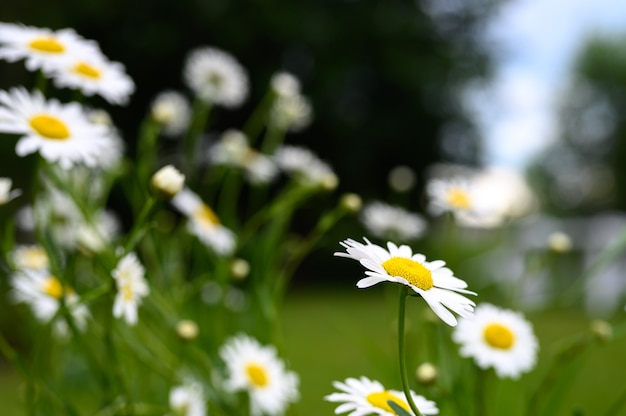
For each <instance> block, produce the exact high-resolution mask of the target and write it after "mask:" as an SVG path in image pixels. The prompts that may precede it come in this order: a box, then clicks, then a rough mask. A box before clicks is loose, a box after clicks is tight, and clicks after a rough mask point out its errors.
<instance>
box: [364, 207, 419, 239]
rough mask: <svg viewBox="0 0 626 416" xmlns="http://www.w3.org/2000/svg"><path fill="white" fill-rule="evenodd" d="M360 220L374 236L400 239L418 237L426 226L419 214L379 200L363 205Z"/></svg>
mask: <svg viewBox="0 0 626 416" xmlns="http://www.w3.org/2000/svg"><path fill="white" fill-rule="evenodd" d="M361 222H362V223H363V225H364V226H365V228H366V229H367V230H368V231H369V232H370V233H372V234H373V235H375V236H376V237H380V238H387V239H391V240H394V239H397V240H400V241H410V240H416V239H418V238H420V237H421V236H423V235H424V232H425V231H426V227H427V224H426V220H424V219H423V218H422V217H421V216H419V215H417V214H414V213H412V212H409V211H407V210H405V209H404V208H402V207H397V206H393V205H389V204H386V203H384V202H380V201H374V202H370V203H368V204H367V205H365V207H364V208H363V211H362V212H361Z"/></svg>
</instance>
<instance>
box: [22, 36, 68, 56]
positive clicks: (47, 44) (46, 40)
mask: <svg viewBox="0 0 626 416" xmlns="http://www.w3.org/2000/svg"><path fill="white" fill-rule="evenodd" d="M28 46H29V47H30V48H31V49H34V50H36V51H39V52H47V53H63V52H65V46H63V44H62V43H60V42H59V41H58V40H57V39H55V38H53V37H43V38H37V39H33V40H32V41H31V42H30V43H29V44H28Z"/></svg>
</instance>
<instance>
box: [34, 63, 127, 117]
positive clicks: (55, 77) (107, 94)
mask: <svg viewBox="0 0 626 416" xmlns="http://www.w3.org/2000/svg"><path fill="white" fill-rule="evenodd" d="M46 73H47V75H48V76H50V77H51V78H52V81H53V82H54V84H55V85H56V86H57V87H58V88H64V87H65V88H71V89H78V90H80V91H81V92H82V93H83V94H85V95H86V96H92V95H96V94H97V95H100V96H101V97H103V98H104V99H105V100H107V101H108V102H109V103H111V104H117V105H125V104H127V103H128V100H129V97H130V95H131V94H132V93H133V92H134V91H135V84H134V83H133V80H132V79H131V78H130V77H129V76H128V74H126V69H125V68H124V65H122V64H121V63H119V62H112V61H109V60H108V59H107V58H106V57H105V56H103V55H102V54H101V53H99V52H93V53H90V54H83V55H82V56H78V57H74V58H73V59H68V60H67V61H64V62H63V63H62V64H59V65H57V66H55V67H54V68H52V69H49V70H47V71H46Z"/></svg>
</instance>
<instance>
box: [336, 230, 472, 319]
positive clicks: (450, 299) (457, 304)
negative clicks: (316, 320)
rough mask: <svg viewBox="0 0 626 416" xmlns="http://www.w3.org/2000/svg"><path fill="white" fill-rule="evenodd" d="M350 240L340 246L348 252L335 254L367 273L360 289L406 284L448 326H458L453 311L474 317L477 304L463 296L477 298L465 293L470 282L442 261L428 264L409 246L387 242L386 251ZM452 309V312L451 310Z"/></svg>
mask: <svg viewBox="0 0 626 416" xmlns="http://www.w3.org/2000/svg"><path fill="white" fill-rule="evenodd" d="M365 242H366V243H367V244H362V243H359V242H358V241H355V240H352V239H348V240H345V241H343V242H342V243H341V245H342V246H343V247H344V248H345V249H346V252H345V253H344V252H338V253H335V255H336V256H339V257H347V258H350V259H354V260H357V261H358V262H359V263H361V264H362V265H363V266H364V267H365V268H366V269H367V271H366V272H365V275H366V277H364V278H362V279H361V280H359V281H358V282H357V287H359V288H367V287H370V286H373V285H375V284H377V283H380V282H394V283H399V284H402V285H406V286H408V287H409V288H411V289H412V290H413V291H414V292H415V293H417V294H418V295H420V296H421V297H422V298H424V300H425V301H426V303H427V304H428V305H429V306H430V307H431V309H432V310H433V312H435V313H436V314H437V316H439V317H440V318H441V319H442V320H443V321H444V322H445V323H447V324H448V325H450V326H455V325H456V324H457V320H456V318H455V317H454V315H453V314H452V313H451V312H450V310H451V311H453V312H455V313H457V314H458V315H460V316H462V317H467V318H469V317H471V316H472V312H473V310H474V306H475V303H474V302H472V301H471V300H469V299H467V298H466V297H465V296H463V295H461V294H460V293H463V294H470V295H475V293H474V292H470V291H469V290H466V287H467V283H465V282H464V281H463V280H461V279H459V278H457V277H455V276H454V275H453V273H452V271H451V270H450V269H448V268H447V267H444V266H445V262H444V261H442V260H435V261H426V256H424V255H423V254H418V253H415V254H413V251H412V250H411V248H410V247H409V246H407V245H401V246H397V245H395V244H394V243H392V242H388V243H387V249H385V248H383V247H381V246H379V245H376V244H372V243H370V242H369V240H367V239H365ZM448 309H449V310H448Z"/></svg>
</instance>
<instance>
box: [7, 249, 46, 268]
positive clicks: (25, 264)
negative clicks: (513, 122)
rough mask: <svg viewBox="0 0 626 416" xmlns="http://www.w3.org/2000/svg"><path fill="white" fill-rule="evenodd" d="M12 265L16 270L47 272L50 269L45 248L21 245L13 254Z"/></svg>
mask: <svg viewBox="0 0 626 416" xmlns="http://www.w3.org/2000/svg"><path fill="white" fill-rule="evenodd" d="M11 265H12V266H13V268H14V269H16V270H25V269H34V270H47V269H48V268H49V267H50V261H49V259H48V254H46V251H45V250H44V249H43V247H41V246H39V245H19V246H17V247H15V248H14V249H13V251H12V252H11Z"/></svg>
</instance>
